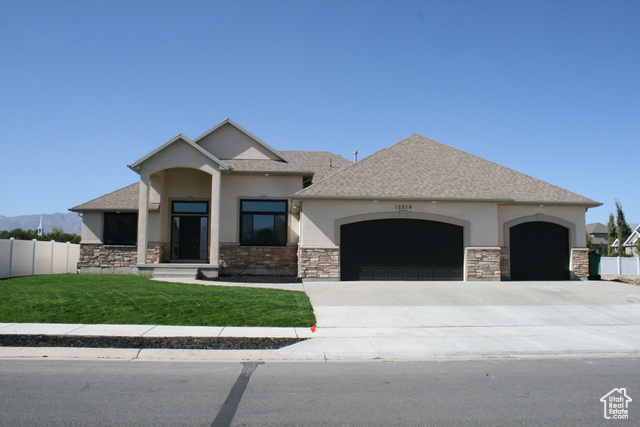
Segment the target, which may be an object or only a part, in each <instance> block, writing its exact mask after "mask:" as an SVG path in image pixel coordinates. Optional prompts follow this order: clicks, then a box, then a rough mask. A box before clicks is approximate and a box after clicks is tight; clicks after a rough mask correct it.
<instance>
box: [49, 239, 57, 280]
mask: <svg viewBox="0 0 640 427" xmlns="http://www.w3.org/2000/svg"><path fill="white" fill-rule="evenodd" d="M55 247H56V241H55V240H52V241H51V270H50V271H49V274H53V252H54V250H55Z"/></svg>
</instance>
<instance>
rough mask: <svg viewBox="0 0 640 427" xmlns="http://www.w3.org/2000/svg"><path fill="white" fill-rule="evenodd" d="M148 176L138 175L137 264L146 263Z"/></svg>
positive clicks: (144, 174) (145, 174)
mask: <svg viewBox="0 0 640 427" xmlns="http://www.w3.org/2000/svg"><path fill="white" fill-rule="evenodd" d="M148 201H149V174H147V173H140V201H139V204H138V264H146V263H147V240H148V238H147V236H148V235H149V234H148V231H147V223H148V218H149V209H148V206H149V203H148Z"/></svg>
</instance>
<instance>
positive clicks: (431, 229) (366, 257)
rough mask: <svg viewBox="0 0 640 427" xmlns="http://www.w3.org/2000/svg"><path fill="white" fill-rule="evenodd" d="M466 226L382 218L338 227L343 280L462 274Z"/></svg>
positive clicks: (438, 277) (455, 276)
mask: <svg viewBox="0 0 640 427" xmlns="http://www.w3.org/2000/svg"><path fill="white" fill-rule="evenodd" d="M462 232H463V228H462V227H460V226H457V225H453V224H447V223H444V222H437V221H426V220H417V219H380V220H372V221H362V222H355V223H352V224H345V225H343V226H342V227H341V229H340V273H341V279H342V280H462V266H463V262H464V244H463V237H462V236H463V233H462Z"/></svg>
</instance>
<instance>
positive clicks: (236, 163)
mask: <svg viewBox="0 0 640 427" xmlns="http://www.w3.org/2000/svg"><path fill="white" fill-rule="evenodd" d="M282 154H283V155H285V156H286V157H287V158H289V159H290V160H291V161H292V162H293V163H286V162H283V161H277V160H225V161H224V162H225V163H226V164H228V165H229V166H230V167H231V170H230V171H227V172H224V173H231V174H234V173H240V174H243V173H247V174H251V173H273V174H291V175H302V176H311V175H313V182H317V181H319V180H321V179H324V178H326V177H328V176H330V175H332V174H334V173H336V172H337V171H340V170H342V169H344V168H345V167H347V166H350V165H351V164H352V162H350V161H349V160H347V159H345V158H343V157H340V156H338V155H337V154H333V153H330V152H328V151H282ZM139 191H140V184H139V183H138V182H136V183H134V184H131V185H129V186H127V187H124V188H121V189H119V190H116V191H113V192H111V193H109V194H105V195H104V196H101V197H98V198H96V199H93V200H90V201H88V202H86V203H83V204H80V205H78V206H74V207H73V208H71V209H69V210H70V211H72V212H89V211H99V212H102V211H137V210H138V198H139V197H140V195H139Z"/></svg>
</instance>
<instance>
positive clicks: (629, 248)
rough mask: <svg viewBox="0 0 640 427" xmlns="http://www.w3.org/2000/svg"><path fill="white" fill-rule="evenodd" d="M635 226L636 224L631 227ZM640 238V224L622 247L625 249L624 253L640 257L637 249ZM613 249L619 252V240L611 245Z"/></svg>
mask: <svg viewBox="0 0 640 427" xmlns="http://www.w3.org/2000/svg"><path fill="white" fill-rule="evenodd" d="M633 226H634V224H631V227H633ZM639 238H640V224H639V225H636V226H635V228H634V229H633V232H632V233H631V235H630V236H629V237H628V238H627V240H625V241H624V243H623V244H622V247H623V248H624V253H625V254H626V255H631V256H640V254H638V250H637V249H636V243H637V242H638V239H639ZM611 247H612V248H613V249H615V250H618V239H616V240H614V241H613V243H612V244H611Z"/></svg>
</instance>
